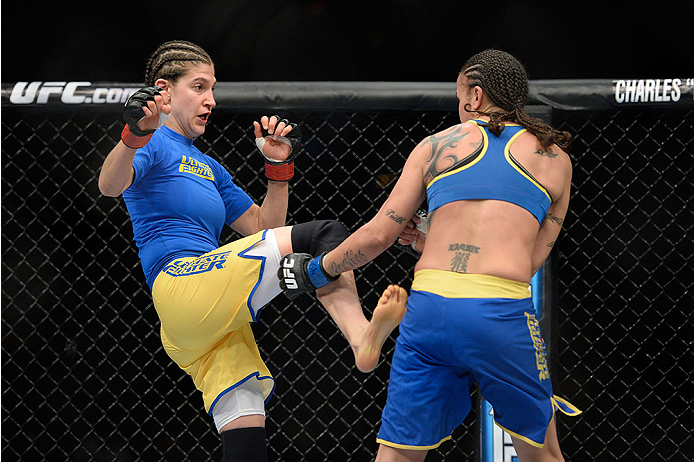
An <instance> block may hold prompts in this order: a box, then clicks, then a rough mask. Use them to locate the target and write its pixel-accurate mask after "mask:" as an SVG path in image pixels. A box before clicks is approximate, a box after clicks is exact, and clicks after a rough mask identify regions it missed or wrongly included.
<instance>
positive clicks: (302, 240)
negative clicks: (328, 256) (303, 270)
mask: <svg viewBox="0 0 694 462" xmlns="http://www.w3.org/2000/svg"><path fill="white" fill-rule="evenodd" d="M347 236H349V231H348V230H347V228H346V227H345V225H343V224H342V223H340V222H339V221H337V220H316V221H310V222H308V223H300V224H298V225H294V226H293V227H292V248H293V251H294V252H295V253H308V254H311V255H313V256H317V255H320V254H321V253H323V252H329V251H331V250H333V249H334V248H335V247H337V246H338V245H340V244H341V243H342V241H344V240H345V239H347Z"/></svg>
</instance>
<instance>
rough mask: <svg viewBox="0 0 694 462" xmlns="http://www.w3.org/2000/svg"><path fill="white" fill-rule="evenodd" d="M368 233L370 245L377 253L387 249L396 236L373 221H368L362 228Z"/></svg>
mask: <svg viewBox="0 0 694 462" xmlns="http://www.w3.org/2000/svg"><path fill="white" fill-rule="evenodd" d="M364 231H366V232H367V233H368V236H369V238H370V239H369V240H370V242H371V245H372V246H373V247H374V249H375V250H376V252H377V253H379V254H380V253H382V252H384V251H385V250H387V249H388V248H389V247H390V246H391V245H393V242H395V239H396V238H397V236H396V237H393V236H391V235H390V233H388V232H387V230H385V229H383V228H382V227H379V226H377V225H375V224H374V223H373V222H369V223H367V225H366V229H365V230H364Z"/></svg>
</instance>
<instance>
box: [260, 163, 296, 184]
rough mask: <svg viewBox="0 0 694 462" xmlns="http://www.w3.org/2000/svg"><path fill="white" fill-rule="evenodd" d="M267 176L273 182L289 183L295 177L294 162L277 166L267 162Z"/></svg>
mask: <svg viewBox="0 0 694 462" xmlns="http://www.w3.org/2000/svg"><path fill="white" fill-rule="evenodd" d="M265 176H266V177H268V178H269V179H270V180H273V181H289V180H290V179H291V178H292V177H293V176H294V162H289V163H287V164H277V165H275V164H270V163H268V162H265Z"/></svg>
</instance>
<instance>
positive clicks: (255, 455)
mask: <svg viewBox="0 0 694 462" xmlns="http://www.w3.org/2000/svg"><path fill="white" fill-rule="evenodd" d="M220 436H221V437H222V459H221V461H220V462H268V458H267V438H266V434H265V428H264V427H244V428H235V429H233V430H227V431H223V432H222V433H220Z"/></svg>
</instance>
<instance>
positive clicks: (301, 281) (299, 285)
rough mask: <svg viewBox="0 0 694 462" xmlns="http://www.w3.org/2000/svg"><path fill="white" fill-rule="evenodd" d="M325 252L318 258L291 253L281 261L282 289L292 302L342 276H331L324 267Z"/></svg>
mask: <svg viewBox="0 0 694 462" xmlns="http://www.w3.org/2000/svg"><path fill="white" fill-rule="evenodd" d="M326 253H327V252H323V253H322V254H320V255H319V256H317V257H315V258H314V257H312V256H311V255H310V254H308V253H290V254H289V255H287V256H286V257H284V258H283V259H282V260H281V261H280V267H279V269H278V270H277V276H278V277H279V278H280V287H281V288H282V291H284V294H285V295H286V296H287V297H289V299H290V300H293V299H295V298H296V297H298V296H299V295H301V294H303V293H306V292H309V291H314V290H316V289H318V288H321V287H323V286H324V285H326V284H328V283H330V282H332V281H335V280H337V279H338V278H339V277H340V275H339V274H338V275H337V276H331V275H329V274H328V272H327V271H325V268H324V267H323V259H324V258H325V254H326Z"/></svg>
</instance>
